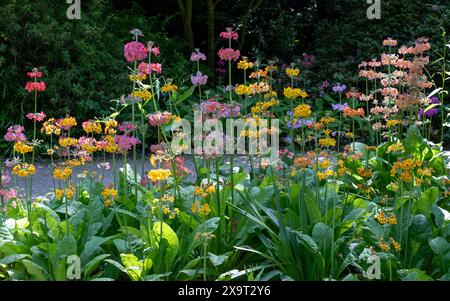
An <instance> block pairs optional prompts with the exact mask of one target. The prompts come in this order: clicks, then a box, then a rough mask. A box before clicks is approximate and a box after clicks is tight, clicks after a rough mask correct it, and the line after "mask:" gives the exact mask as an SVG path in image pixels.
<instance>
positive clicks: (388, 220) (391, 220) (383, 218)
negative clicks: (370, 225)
mask: <svg viewBox="0 0 450 301" xmlns="http://www.w3.org/2000/svg"><path fill="white" fill-rule="evenodd" d="M375 219H376V220H377V222H378V223H380V224H381V225H385V224H389V225H397V217H396V216H395V215H394V214H392V215H390V216H387V215H386V213H385V212H384V211H380V212H378V213H377V214H376V215H375Z"/></svg>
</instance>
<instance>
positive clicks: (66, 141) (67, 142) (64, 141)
mask: <svg viewBox="0 0 450 301" xmlns="http://www.w3.org/2000/svg"><path fill="white" fill-rule="evenodd" d="M58 142H59V145H61V146H63V147H71V146H75V145H77V143H78V140H77V139H75V138H70V137H67V138H59V140H58Z"/></svg>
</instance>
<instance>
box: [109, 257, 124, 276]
mask: <svg viewBox="0 0 450 301" xmlns="http://www.w3.org/2000/svg"><path fill="white" fill-rule="evenodd" d="M105 262H107V263H109V264H111V265H112V266H113V267H115V268H117V269H118V270H119V271H121V272H123V273H125V274H127V270H126V269H125V268H124V266H123V265H121V264H120V263H118V262H117V261H115V260H112V259H105Z"/></svg>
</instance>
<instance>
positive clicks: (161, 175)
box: [148, 169, 172, 183]
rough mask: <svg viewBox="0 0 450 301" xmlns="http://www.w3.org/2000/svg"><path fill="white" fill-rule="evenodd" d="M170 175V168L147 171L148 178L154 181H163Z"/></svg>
mask: <svg viewBox="0 0 450 301" xmlns="http://www.w3.org/2000/svg"><path fill="white" fill-rule="evenodd" d="M171 175H172V172H171V171H170V169H152V170H150V171H149V172H148V178H149V179H150V180H151V181H152V182H153V183H156V182H158V181H165V180H167V179H168V178H169V177H170V176H171Z"/></svg>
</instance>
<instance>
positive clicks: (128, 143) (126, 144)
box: [114, 135, 141, 151]
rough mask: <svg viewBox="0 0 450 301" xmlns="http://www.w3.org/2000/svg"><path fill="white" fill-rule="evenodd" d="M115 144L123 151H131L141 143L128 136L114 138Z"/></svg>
mask: <svg viewBox="0 0 450 301" xmlns="http://www.w3.org/2000/svg"><path fill="white" fill-rule="evenodd" d="M114 142H115V143H116V144H117V147H118V148H119V149H121V150H122V151H126V150H130V149H131V148H132V147H133V146H134V145H137V144H139V143H141V141H139V139H137V138H135V137H132V136H128V135H117V136H116V137H114Z"/></svg>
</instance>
